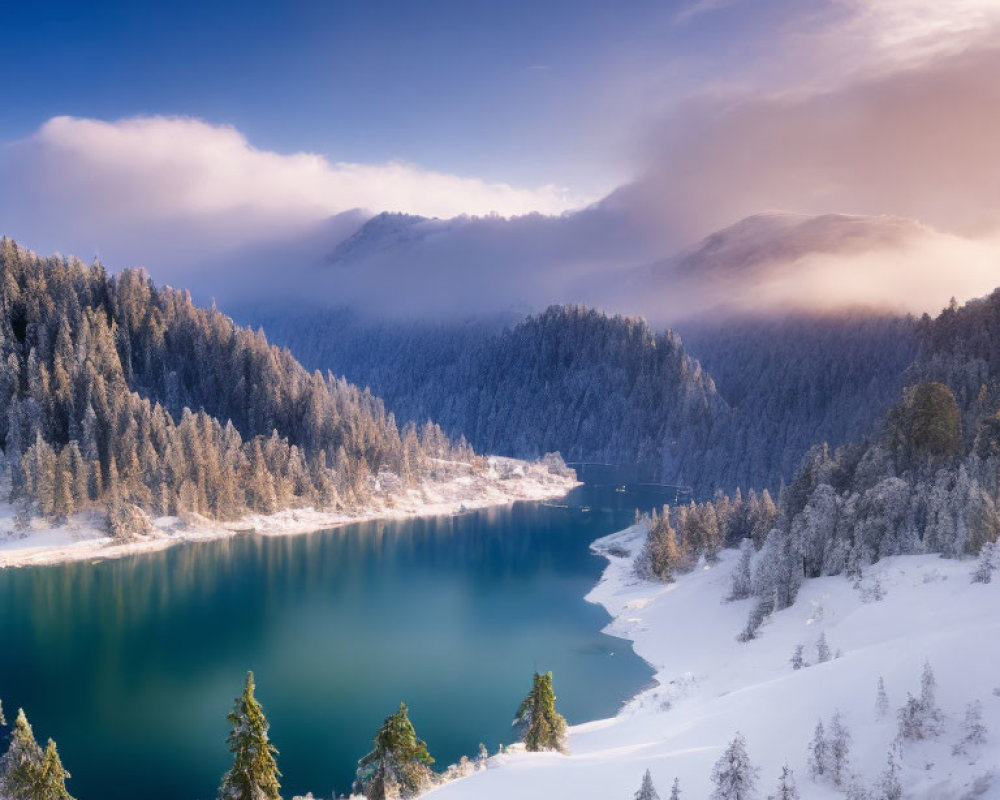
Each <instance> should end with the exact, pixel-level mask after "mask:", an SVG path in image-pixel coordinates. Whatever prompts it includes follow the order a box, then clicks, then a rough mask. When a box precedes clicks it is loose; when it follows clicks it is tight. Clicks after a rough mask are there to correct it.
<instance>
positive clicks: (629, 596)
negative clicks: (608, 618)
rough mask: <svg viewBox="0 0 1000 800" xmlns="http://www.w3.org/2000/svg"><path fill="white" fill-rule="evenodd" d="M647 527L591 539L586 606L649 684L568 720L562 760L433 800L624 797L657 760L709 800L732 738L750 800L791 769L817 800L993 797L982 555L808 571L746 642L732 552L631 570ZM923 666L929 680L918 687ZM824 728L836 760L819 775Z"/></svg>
mask: <svg viewBox="0 0 1000 800" xmlns="http://www.w3.org/2000/svg"><path fill="white" fill-rule="evenodd" d="M646 533H647V531H646V526H645V524H639V525H636V526H634V527H632V528H629V529H627V530H625V531H622V532H620V533H618V534H614V535H612V536H609V537H606V538H605V539H602V540H599V541H598V542H596V543H595V545H594V547H595V549H596V550H597V551H598V552H601V553H602V554H604V555H605V556H606V557H607V558H608V559H609V562H610V563H609V565H608V567H607V569H606V571H605V573H604V576H603V578H602V580H601V582H600V583H599V585H598V586H597V587H596V588H595V589H594V590H593V591H592V592H591V594H590V595H589V599H590V600H592V601H593V602H595V603H601V604H602V605H604V606H605V607H606V608H607V609H608V611H609V612H610V613H611V614H612V616H613V621H612V623H611V624H610V625H609V626H608V628H607V630H608V632H609V633H612V634H614V635H617V636H623V637H627V638H629V639H631V640H632V641H633V642H634V643H635V649H636V652H638V653H639V654H640V655H641V656H642V657H644V658H645V659H647V660H648V661H649V662H650V664H652V665H653V667H654V668H655V670H656V683H655V685H653V686H651V687H650V688H649V689H647V690H646V691H644V692H643V693H641V694H640V695H638V696H637V697H635V698H634V699H633V700H631V701H630V702H628V703H627V704H626V705H625V706H624V707H623V708H622V710H621V712H620V713H619V714H618V715H617V716H616V717H614V718H613V719H607V720H599V721H596V722H591V723H587V724H584V725H578V726H574V727H572V728H571V729H570V732H569V750H570V752H569V754H568V755H562V754H558V753H555V752H546V753H526V752H524V751H523V750H521V749H520V748H514V749H511V750H509V751H508V752H507V753H504V754H502V755H498V756H494V757H492V758H491V759H490V760H489V762H488V766H487V769H485V770H480V771H478V772H475V773H473V774H472V775H470V776H469V777H468V778H464V779H461V780H458V781H454V782H452V783H449V784H446V785H444V786H443V787H441V788H439V789H437V790H436V791H434V792H433V793H432V795H431V796H432V797H434V799H435V800H473V798H474V800H513V798H517V799H518V800H534V799H535V798H537V799H538V800H542V799H543V798H544V799H545V800H549V799H550V798H558V797H573V798H574V799H575V800H590V798H593V800H597V799H598V798H602V799H603V798H608V797H621V798H625V797H629V796H631V795H632V794H633V793H634V792H635V791H636V790H637V789H638V788H639V786H640V782H641V780H642V777H643V774H644V772H645V770H647V769H649V770H650V773H651V776H652V778H653V782H654V785H655V787H656V788H657V790H658V792H659V795H660V797H661V798H664V800H666V798H668V797H669V796H670V791H671V787H672V785H673V783H674V781H675V780H677V782H678V786H679V788H680V797H682V798H704V797H708V796H710V793H711V792H712V791H713V788H714V784H713V783H712V779H711V776H712V773H713V765H714V764H715V763H716V762H717V760H718V759H719V758H720V756H721V755H722V753H723V751H724V749H725V748H726V745H727V743H728V742H730V741H731V740H732V739H733V738H734V737H735V736H736V734H737V733H740V734H742V735H743V737H745V740H746V745H747V752H748V753H749V757H750V761H751V764H752V765H753V767H755V768H756V769H757V770H758V773H757V774H756V779H755V783H756V787H757V792H756V793H755V794H754V795H751V796H756V797H760V798H764V797H771V796H774V795H776V793H777V788H778V784H779V778H780V776H781V773H782V770H783V767H785V766H787V767H788V768H789V769H790V770H791V772H792V776H793V780H794V783H795V784H796V785H797V788H798V795H797V796H800V797H802V798H809V800H833V798H841V797H848V798H852V800H857V799H860V798H870V799H871V800H882V798H891V797H900V796H901V797H905V798H912V800H944V798H954V799H955V800H957V799H958V798H983V800H988V799H989V798H1000V775H998V770H1000V745H998V742H1000V671H998V669H997V664H996V652H997V645H996V642H997V641H998V635H1000V618H998V616H997V614H996V608H997V604H998V602H1000V580H993V581H991V582H989V583H982V582H973V580H972V575H973V573H974V572H975V569H976V562H975V561H972V560H968V559H965V560H962V559H947V560H946V559H942V558H941V557H939V556H936V555H917V556H896V557H892V558H887V559H883V560H882V561H880V562H878V563H877V564H875V565H873V566H871V567H868V568H866V570H865V572H864V575H863V577H862V578H861V579H860V580H856V579H849V578H847V577H845V576H836V577H823V578H816V579H810V580H807V581H806V582H805V583H804V584H803V585H802V588H801V589H800V591H799V595H798V599H797V601H796V602H795V604H794V605H792V606H791V607H789V608H786V609H784V610H782V611H779V612H777V613H774V614H773V615H771V617H770V618H769V619H768V621H767V622H766V623H765V625H764V626H763V627H762V628H761V630H760V632H759V634H758V636H757V638H755V639H753V640H751V641H749V642H740V641H738V638H737V637H738V634H739V633H740V630H741V629H742V627H743V625H744V620H745V619H746V616H747V613H748V611H749V609H750V606H751V603H752V601H750V600H738V601H729V600H727V597H729V595H730V594H731V589H732V583H731V581H732V574H733V571H734V567H735V565H736V563H737V559H738V556H737V554H736V553H735V552H734V551H731V550H727V551H724V552H723V553H722V554H721V556H720V558H719V560H718V562H717V563H715V564H711V565H708V564H706V563H705V562H704V561H702V563H701V564H700V565H699V567H698V568H697V569H695V570H694V571H692V572H691V573H689V574H687V575H683V576H681V577H679V578H678V579H677V580H676V582H674V583H669V584H664V583H659V582H650V581H646V580H643V579H640V578H637V577H636V575H635V569H634V566H635V560H636V558H637V557H638V555H639V553H640V551H641V549H642V546H643V543H644V541H645V539H646ZM799 645H801V646H802V648H803V649H802V665H801V666H799V667H798V668H796V667H795V666H794V665H793V660H795V659H794V656H795V654H796V650H797V648H798V646H799ZM824 645H825V646H824ZM827 648H828V651H829V652H825V651H826V649H827ZM823 658H826V659H828V660H822V659H823ZM925 665H929V668H930V674H931V675H932V676H933V678H934V680H935V682H936V685H932V686H929V687H928V686H925V685H923V684H925V683H926V681H925V680H923V676H924V674H925V668H926V667H925ZM880 679H881V680H882V681H883V684H884V687H885V698H884V699H883V700H882V701H881V702H880V700H879V689H878V687H879V681H880ZM555 689H556V693H557V694H558V689H559V686H558V675H557V676H555ZM928 693H929V696H928ZM922 700H927V701H928V702H927V703H926V704H922ZM908 701H909V708H908V711H909V713H904V711H902V710H901V709H904V707H906V706H907V704H908ZM977 704H980V705H977ZM924 705H926V707H924ZM880 706H881V708H880ZM977 708H979V709H980V716H979V720H980V722H979V724H980V725H981V726H982V728H979V727H977V725H976V722H975V720H976V713H977V712H976V709H977ZM970 709H971V718H972V721H971V724H970V722H969V719H968V717H969V714H970ZM838 715H839V717H838ZM821 721H822V723H823V726H824V735H823V737H822V741H824V742H825V743H826V745H827V753H826V755H825V757H823V758H821V759H819V763H820V764H821V765H823V766H825V769H824V773H823V774H815V772H816V767H817V759H816V757H815V747H814V745H815V743H816V738H815V733H816V728H817V723H819V722H821ZM904 722H905V724H904ZM914 725H916V728H914ZM838 729H839V731H840V732H839V733H838ZM973 729H974V730H973ZM970 731H971V736H970ZM977 734H978V735H977ZM920 737H922V738H920ZM970 739H971V741H970ZM979 739H984V740H983V741H978V740H979ZM841 745H846V749H844V748H843V747H841ZM834 750H837V751H838V752H840V753H841V757H840V758H836V757H834V755H833V751H834ZM890 759H891V763H892V765H893V766H892V767H890V766H889V764H890ZM837 772H839V776H838V775H837V774H836V773H837ZM890 775H894V776H895V779H896V780H898V786H899V788H900V790H901V791H902V794H901V795H898V794H897V795H893V794H892V792H893V783H894V780H893V779H892V778H891V777H890ZM838 783H839V785H838ZM570 787H571V788H570Z"/></svg>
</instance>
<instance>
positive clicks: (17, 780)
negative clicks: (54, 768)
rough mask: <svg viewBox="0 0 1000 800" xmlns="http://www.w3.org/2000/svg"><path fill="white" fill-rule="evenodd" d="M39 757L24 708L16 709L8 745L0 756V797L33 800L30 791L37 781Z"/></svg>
mask: <svg viewBox="0 0 1000 800" xmlns="http://www.w3.org/2000/svg"><path fill="white" fill-rule="evenodd" d="M42 758H43V755H42V748H41V747H39V746H38V742H36V741H35V734H34V732H33V731H32V730H31V725H30V724H28V718H27V717H26V716H25V715H24V709H18V712H17V719H15V720H14V730H13V731H11V736H10V745H9V747H8V748H7V752H6V753H5V754H4V757H3V758H2V759H0V797H4V798H10V800H33V797H32V793H33V792H34V788H35V786H36V784H37V781H38V775H39V771H40V769H41V766H42Z"/></svg>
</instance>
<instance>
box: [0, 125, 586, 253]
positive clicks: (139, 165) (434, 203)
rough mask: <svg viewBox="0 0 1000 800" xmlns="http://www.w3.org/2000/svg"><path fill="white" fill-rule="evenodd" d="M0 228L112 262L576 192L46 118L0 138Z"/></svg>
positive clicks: (514, 205) (221, 135)
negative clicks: (21, 134)
mask: <svg viewBox="0 0 1000 800" xmlns="http://www.w3.org/2000/svg"><path fill="white" fill-rule="evenodd" d="M0 179H2V180H3V183H4V187H5V188H4V192H3V197H2V199H0V227H2V229H3V231H4V232H5V233H7V234H9V235H11V236H14V237H20V238H24V239H25V240H26V242H27V243H28V244H30V245H31V246H34V247H36V248H40V249H47V248H51V247H53V246H56V247H60V248H70V249H73V250H75V251H76V252H82V253H83V254H89V252H94V251H101V252H102V253H107V252H109V251H111V252H112V253H113V254H114V257H115V259H116V260H117V261H118V262H119V263H122V262H124V263H133V262H147V263H148V262H149V261H154V262H157V264H156V266H164V267H166V266H167V264H166V262H167V260H168V258H174V259H177V258H180V259H182V260H189V258H190V256H191V254H192V253H193V252H194V251H196V250H198V249H199V248H207V249H209V250H218V249H227V248H233V247H240V246H243V245H246V244H248V243H252V242H254V241H258V240H266V239H274V238H276V237H280V236H285V235H288V234H290V233H292V232H294V231H296V230H299V229H304V228H306V227H309V226H312V225H315V224H316V223H318V222H319V221H320V220H322V219H324V218H327V217H330V216H332V215H335V214H338V213H342V212H345V211H347V210H349V209H354V208H363V209H367V210H369V211H371V212H378V211H382V210H392V211H405V212H410V213H417V214H424V215H428V216H444V217H447V216H453V215H456V214H463V213H468V214H490V213H497V214H500V215H505V216H506V215H513V214H523V213H527V212H532V211H538V212H543V213H548V214H558V213H560V212H562V211H565V210H566V209H568V208H571V207H573V206H576V205H580V204H582V203H583V201H582V200H581V199H580V198H575V197H572V196H571V195H570V194H569V193H568V192H567V191H566V190H563V189H560V188H557V187H554V186H541V187H537V188H530V189H526V188H518V187H514V186H511V185H509V184H506V183H490V182H487V181H484V180H481V179H479V178H470V177H461V176H456V175H450V174H446V173H441V172H434V171H430V170H426V169H422V168H420V167H418V166H414V165H411V164H406V163H402V162H390V163H385V164H355V163H346V162H331V161H328V160H327V159H325V158H324V157H322V156H319V155H316V154H312V153H294V154H288V155H286V154H280V153H275V152H269V151H265V150H260V149H257V148H255V147H253V146H252V145H251V144H250V143H249V142H248V141H247V139H246V137H245V136H244V135H243V134H241V133H240V132H239V131H238V130H236V129H235V128H233V127H231V126H225V125H211V124H209V123H207V122H204V121H201V120H197V119H191V118H183V117H135V118H131V119H124V120H119V121H117V122H104V121H100V120H93V119H81V118H75V117H54V118H52V119H50V120H49V121H47V122H46V123H45V124H43V125H42V126H41V127H40V128H39V129H38V130H37V131H36V132H35V133H34V134H32V135H31V136H29V137H28V138H27V139H24V140H21V141H18V142H13V143H9V144H7V145H6V146H4V147H3V148H2V149H0Z"/></svg>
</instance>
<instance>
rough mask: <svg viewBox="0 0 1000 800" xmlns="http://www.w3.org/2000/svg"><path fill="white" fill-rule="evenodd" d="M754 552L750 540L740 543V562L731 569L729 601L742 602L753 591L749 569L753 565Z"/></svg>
mask: <svg viewBox="0 0 1000 800" xmlns="http://www.w3.org/2000/svg"><path fill="white" fill-rule="evenodd" d="M755 552H756V550H755V549H754V546H753V542H752V541H751V540H750V539H744V540H743V541H742V542H740V560H739V561H737V562H736V566H735V567H734V568H733V575H732V583H733V586H732V589H731V590H730V592H729V599H730V600H743V599H745V598H747V597H749V596H750V594H751V592H752V591H753V578H752V574H751V569H750V568H751V565H752V564H753V557H754V553H755Z"/></svg>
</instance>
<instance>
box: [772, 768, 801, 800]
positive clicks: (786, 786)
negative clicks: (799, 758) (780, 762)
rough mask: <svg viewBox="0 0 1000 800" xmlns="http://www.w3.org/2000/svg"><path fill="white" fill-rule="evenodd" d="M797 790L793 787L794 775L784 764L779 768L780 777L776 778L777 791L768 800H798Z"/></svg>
mask: <svg viewBox="0 0 1000 800" xmlns="http://www.w3.org/2000/svg"><path fill="white" fill-rule="evenodd" d="M799 798H800V795H799V790H798V787H797V786H796V785H795V774H794V773H793V772H792V770H791V769H790V768H789V766H788V764H785V765H784V766H782V768H781V775H780V776H779V777H778V789H777V791H776V792H775V793H774V794H773V795H771V796H770V797H769V798H768V800H799Z"/></svg>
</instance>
